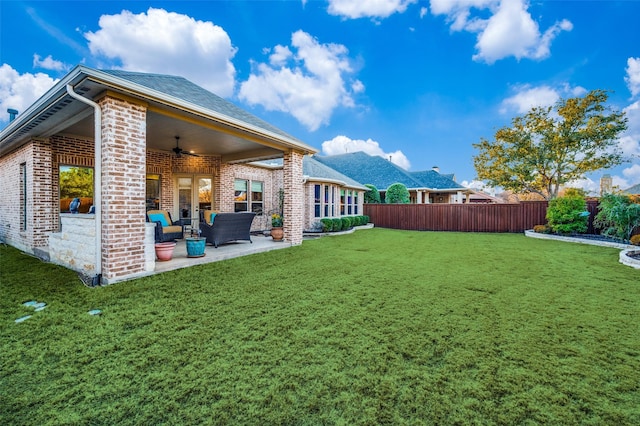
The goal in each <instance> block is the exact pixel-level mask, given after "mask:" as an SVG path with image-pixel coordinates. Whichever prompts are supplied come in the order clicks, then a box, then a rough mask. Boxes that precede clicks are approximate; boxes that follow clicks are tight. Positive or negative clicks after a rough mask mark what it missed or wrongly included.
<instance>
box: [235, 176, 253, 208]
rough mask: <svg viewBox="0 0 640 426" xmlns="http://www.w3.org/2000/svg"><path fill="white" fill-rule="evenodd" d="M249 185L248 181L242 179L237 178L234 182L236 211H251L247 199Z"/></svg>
mask: <svg viewBox="0 0 640 426" xmlns="http://www.w3.org/2000/svg"><path fill="white" fill-rule="evenodd" d="M247 187H248V181H246V180H242V179H236V180H235V182H234V184H233V189H234V194H233V201H234V203H235V207H234V211H236V212H246V211H249V208H248V204H249V202H248V200H247Z"/></svg>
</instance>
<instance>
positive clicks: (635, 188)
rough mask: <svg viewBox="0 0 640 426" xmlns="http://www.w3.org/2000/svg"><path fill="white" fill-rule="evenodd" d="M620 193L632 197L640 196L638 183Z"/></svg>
mask: <svg viewBox="0 0 640 426" xmlns="http://www.w3.org/2000/svg"><path fill="white" fill-rule="evenodd" d="M622 192H624V193H626V194H632V195H637V194H640V183H639V184H637V185H633V186H632V187H631V188H627V189H625V190H624V191H622Z"/></svg>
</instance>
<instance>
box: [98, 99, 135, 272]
mask: <svg viewBox="0 0 640 426" xmlns="http://www.w3.org/2000/svg"><path fill="white" fill-rule="evenodd" d="M99 103H100V107H101V108H102V188H103V194H102V275H103V279H104V280H105V281H106V282H109V281H112V280H114V279H117V278H119V277H122V276H127V275H132V274H138V273H141V272H144V269H145V253H144V238H145V198H144V197H145V182H146V107H144V106H141V105H136V104H133V103H130V102H127V101H124V100H120V99H116V98H112V97H109V96H107V97H104V98H102V99H101V100H100V101H99Z"/></svg>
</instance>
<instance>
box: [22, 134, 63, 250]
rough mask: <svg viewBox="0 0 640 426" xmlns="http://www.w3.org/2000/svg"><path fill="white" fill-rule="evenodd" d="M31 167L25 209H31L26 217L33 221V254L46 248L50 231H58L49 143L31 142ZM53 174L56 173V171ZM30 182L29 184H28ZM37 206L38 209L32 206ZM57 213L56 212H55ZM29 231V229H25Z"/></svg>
mask: <svg viewBox="0 0 640 426" xmlns="http://www.w3.org/2000/svg"><path fill="white" fill-rule="evenodd" d="M32 143H33V167H32V168H31V171H32V172H33V174H32V179H28V181H27V183H28V186H30V187H31V190H32V193H31V194H29V195H30V196H28V197H27V209H32V213H31V214H29V215H28V216H27V217H29V218H31V220H33V233H32V234H31V238H33V247H34V252H37V250H36V249H37V248H40V247H47V245H48V243H49V238H48V234H49V232H51V230H53V229H55V230H57V229H58V221H57V220H56V219H57V215H54V210H53V209H54V208H58V205H57V203H55V201H54V199H53V189H52V188H53V187H52V176H53V173H54V171H53V168H52V153H51V143H50V141H49V140H48V139H46V140H34V141H33V142H32ZM55 173H58V171H57V170H56V171H55ZM29 181H30V182H29ZM35 205H38V208H35V209H34V208H33V206H35ZM56 212H57V210H56ZM27 229H29V228H27Z"/></svg>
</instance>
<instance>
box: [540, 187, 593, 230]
mask: <svg viewBox="0 0 640 426" xmlns="http://www.w3.org/2000/svg"><path fill="white" fill-rule="evenodd" d="M547 221H548V223H549V227H550V228H551V231H553V232H555V233H557V234H571V233H578V234H583V233H585V232H587V229H588V227H589V214H588V212H587V202H586V201H585V200H584V197H582V196H581V195H579V194H573V193H572V194H570V195H567V196H564V197H558V198H554V199H553V200H551V201H549V207H548V208H547Z"/></svg>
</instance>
